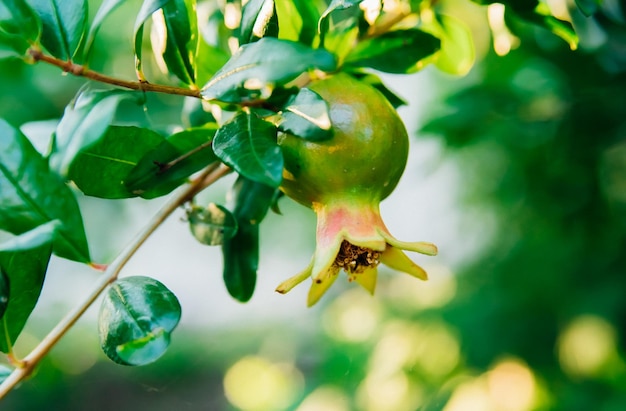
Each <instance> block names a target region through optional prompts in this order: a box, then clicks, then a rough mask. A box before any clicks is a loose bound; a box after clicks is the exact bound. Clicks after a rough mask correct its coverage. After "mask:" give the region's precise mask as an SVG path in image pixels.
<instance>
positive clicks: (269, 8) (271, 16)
mask: <svg viewBox="0 0 626 411" xmlns="http://www.w3.org/2000/svg"><path fill="white" fill-rule="evenodd" d="M241 13H242V15H241V26H240V32H239V44H240V45H243V44H246V43H252V42H254V41H257V40H258V39H260V38H262V37H278V18H277V16H276V5H275V4H274V0H250V1H249V2H247V3H246V4H245V6H243V9H242V12H241Z"/></svg>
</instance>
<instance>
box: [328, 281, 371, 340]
mask: <svg viewBox="0 0 626 411" xmlns="http://www.w3.org/2000/svg"><path fill="white" fill-rule="evenodd" d="M379 317H380V313H379V308H378V304H377V302H376V300H374V299H372V297H371V296H369V295H367V294H365V293H363V291H362V290H360V289H355V290H351V291H348V292H346V293H344V294H343V295H341V296H340V297H339V298H337V299H336V300H335V301H334V302H333V303H332V305H331V306H330V307H329V308H328V309H327V310H326V311H325V313H324V318H323V321H324V328H325V329H326V332H327V333H328V335H330V336H331V337H332V338H334V339H336V340H339V341H344V342H352V343H359V342H363V341H366V340H367V339H369V338H370V337H371V336H372V334H373V333H374V331H375V330H376V327H377V326H378V323H379Z"/></svg>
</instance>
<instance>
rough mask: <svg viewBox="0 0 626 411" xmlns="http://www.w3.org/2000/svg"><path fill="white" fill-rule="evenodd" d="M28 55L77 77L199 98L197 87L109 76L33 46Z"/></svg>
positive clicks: (148, 90) (124, 86)
mask: <svg viewBox="0 0 626 411" xmlns="http://www.w3.org/2000/svg"><path fill="white" fill-rule="evenodd" d="M28 55H29V56H30V57H31V58H32V59H33V60H34V61H35V62H39V61H43V62H45V63H48V64H51V65H53V66H56V67H59V68H60V69H61V70H63V71H64V72H66V73H70V74H73V75H75V76H78V77H85V78H88V79H90V80H93V81H98V82H100V83H105V84H111V85H113V86H118V87H123V88H127V89H131V90H141V91H145V92H154V93H164V94H174V95H177V96H187V97H196V98H201V95H200V90H199V89H195V88H194V89H191V88H183V87H175V86H165V85H162V84H152V83H148V82H145V81H128V80H122V79H119V78H116V77H110V76H107V75H105V74H102V73H98V72H97V71H93V70H89V69H88V68H87V67H85V66H83V65H80V64H76V63H73V62H72V61H64V60H60V59H58V58H56V57H52V56H49V55H47V54H44V53H43V52H42V51H41V50H39V49H37V48H34V47H33V48H30V49H29V50H28Z"/></svg>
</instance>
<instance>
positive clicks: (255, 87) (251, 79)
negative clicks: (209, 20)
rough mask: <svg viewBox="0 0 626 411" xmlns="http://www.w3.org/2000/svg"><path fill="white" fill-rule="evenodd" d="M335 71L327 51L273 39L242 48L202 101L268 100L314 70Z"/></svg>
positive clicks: (209, 85) (205, 89)
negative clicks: (281, 89) (277, 89)
mask: <svg viewBox="0 0 626 411" xmlns="http://www.w3.org/2000/svg"><path fill="white" fill-rule="evenodd" d="M315 68H317V69H320V70H323V71H332V70H334V69H335V68H336V61H335V58H334V57H333V55H332V54H330V53H329V52H327V51H325V50H319V49H317V50H315V49H311V48H309V47H306V46H303V45H302V44H299V43H296V42H292V41H286V40H279V39H275V38H272V37H264V38H263V39H261V40H259V41H257V42H254V43H250V44H246V45H244V46H241V48H240V49H239V50H238V51H237V53H235V54H234V55H233V56H232V58H231V59H230V60H229V61H228V62H227V63H226V64H225V65H224V66H223V67H222V68H221V69H220V70H219V71H218V72H217V73H215V76H213V78H212V79H211V80H210V81H209V82H208V83H207V84H205V85H204V87H203V88H202V97H204V98H205V99H207V100H219V101H224V102H228V103H240V102H244V101H247V100H255V99H267V98H269V97H270V95H271V92H272V89H273V88H274V87H276V86H282V85H285V84H286V83H288V82H289V81H291V80H293V79H295V78H296V77H298V76H299V75H300V74H302V72H304V71H307V70H312V69H315Z"/></svg>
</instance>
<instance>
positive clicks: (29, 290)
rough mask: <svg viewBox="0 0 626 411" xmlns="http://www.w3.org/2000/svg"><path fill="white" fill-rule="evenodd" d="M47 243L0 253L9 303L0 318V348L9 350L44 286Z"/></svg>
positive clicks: (48, 248) (47, 256) (47, 253)
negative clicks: (0, 319) (28, 248)
mask: <svg viewBox="0 0 626 411" xmlns="http://www.w3.org/2000/svg"><path fill="white" fill-rule="evenodd" d="M49 260H50V246H49V245H47V246H42V247H38V248H34V249H31V250H27V251H20V252H0V271H2V272H3V273H4V275H6V276H7V277H8V280H9V281H8V282H9V296H10V298H9V303H8V306H7V308H6V311H5V313H4V316H3V317H2V321H0V351H2V352H5V353H6V352H8V351H9V346H8V344H7V341H10V342H11V345H12V344H13V343H14V342H15V340H16V339H17V337H18V336H19V335H20V333H21V332H22V329H23V328H24V325H25V324H26V320H28V317H29V316H30V313H31V312H32V311H33V309H34V308H35V305H36V304H37V300H38V299H39V295H40V293H41V289H42V287H43V282H44V278H45V275H46V270H47V268H48V261H49Z"/></svg>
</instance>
